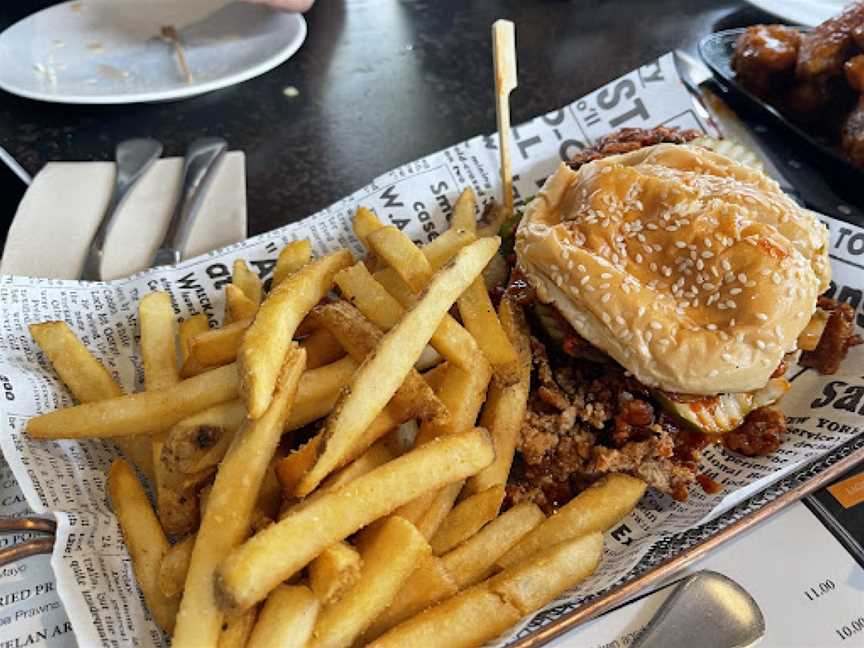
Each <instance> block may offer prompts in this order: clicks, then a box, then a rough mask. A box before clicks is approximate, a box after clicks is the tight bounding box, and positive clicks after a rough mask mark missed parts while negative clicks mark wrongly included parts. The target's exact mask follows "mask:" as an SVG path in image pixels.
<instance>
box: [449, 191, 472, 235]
mask: <svg viewBox="0 0 864 648" xmlns="http://www.w3.org/2000/svg"><path fill="white" fill-rule="evenodd" d="M476 210H477V197H476V196H475V195H474V190H473V189H472V188H471V187H468V188H467V189H463V190H462V193H461V194H459V197H458V198H457V199H456V202H455V203H454V204H453V215H452V216H451V217H450V228H451V229H464V230H466V231H468V232H476V231H477V217H476V216H475V211H476Z"/></svg>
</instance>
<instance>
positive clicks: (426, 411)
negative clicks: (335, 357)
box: [312, 300, 449, 422]
mask: <svg viewBox="0 0 864 648" xmlns="http://www.w3.org/2000/svg"><path fill="white" fill-rule="evenodd" d="M312 313H313V314H314V315H315V317H316V318H317V319H318V321H319V322H320V323H321V324H322V326H323V327H324V328H325V329H327V330H328V331H330V333H331V334H332V335H333V336H334V337H335V338H336V340H337V341H338V343H339V345H340V346H341V347H342V348H344V349H345V350H346V351H347V352H348V353H349V354H350V355H351V357H352V358H354V360H355V362H357V363H358V364H359V363H362V362H363V361H364V360H365V359H366V358H367V357H368V356H369V355H370V354H373V353H376V352H377V348H378V345H379V344H380V342H381V339H382V338H383V337H384V334H383V333H381V330H380V329H379V328H378V327H377V326H375V325H374V324H373V323H372V322H370V321H369V320H367V319H366V318H365V317H363V315H362V314H361V313H360V311H358V310H357V309H356V308H354V307H353V306H351V305H350V304H349V303H348V302H346V301H343V300H340V301H334V302H330V303H329V304H324V305H322V306H316V307H315V309H314V310H313V311H312ZM390 404H391V406H392V407H394V408H396V409H399V410H402V411H404V412H406V414H407V415H408V416H409V417H414V416H416V417H418V418H421V419H425V420H434V421H438V422H445V421H446V419H447V417H448V416H449V412H447V408H446V407H444V404H443V403H442V402H441V401H440V400H438V397H437V396H435V392H433V391H432V388H431V387H429V385H428V384H427V383H426V382H425V381H424V380H423V378H422V377H421V376H420V374H419V373H418V372H417V370H416V369H414V368H412V369H411V370H410V371H409V372H408V375H407V376H406V378H405V381H404V382H403V383H402V385H401V386H400V387H399V389H398V390H397V391H396V393H395V394H394V395H393V398H392V400H391V403H390Z"/></svg>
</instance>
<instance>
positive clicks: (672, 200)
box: [507, 129, 860, 510]
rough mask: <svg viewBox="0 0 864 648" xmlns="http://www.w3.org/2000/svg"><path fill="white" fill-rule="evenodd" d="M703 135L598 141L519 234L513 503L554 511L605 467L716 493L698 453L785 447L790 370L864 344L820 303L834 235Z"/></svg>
mask: <svg viewBox="0 0 864 648" xmlns="http://www.w3.org/2000/svg"><path fill="white" fill-rule="evenodd" d="M692 138H693V135H690V134H687V133H680V132H677V131H670V130H668V129H661V130H660V131H659V133H658V131H656V130H655V131H633V130H632V129H631V130H630V131H626V132H624V133H623V134H619V135H618V136H617V137H613V138H608V139H607V140H604V141H602V142H601V143H600V145H599V146H598V147H595V148H594V149H592V150H589V151H586V152H585V153H584V154H583V156H582V158H581V159H580V160H577V161H574V162H572V163H570V164H562V165H561V166H560V167H559V168H558V169H557V171H556V172H555V173H554V174H553V175H552V176H551V177H550V178H549V179H548V180H547V181H546V183H545V185H544V186H543V188H542V190H541V191H540V192H539V193H538V195H537V196H536V197H535V198H534V199H533V200H532V201H531V202H530V204H529V205H528V206H527V208H526V209H525V211H524V214H523V215H522V217H521V220H520V222H519V224H518V227H517V228H516V229H515V239H514V241H513V251H514V253H515V267H514V270H513V272H512V273H511V282H510V285H509V287H508V289H507V290H508V294H509V296H510V297H511V298H513V299H515V300H518V301H520V302H521V303H523V304H524V305H525V307H526V312H527V314H528V316H529V321H530V322H531V326H532V333H533V338H532V351H533V357H534V374H533V379H532V392H531V397H530V402H529V409H528V413H527V415H526V419H525V422H524V424H523V429H522V434H521V439H520V442H519V447H518V456H517V461H516V464H515V471H514V478H513V479H512V481H511V484H510V485H509V497H510V500H511V501H512V502H516V501H519V500H524V499H530V500H533V501H535V502H537V503H538V504H540V505H541V506H542V507H543V508H545V509H546V510H550V509H554V508H556V507H557V506H560V505H561V504H563V503H564V502H566V501H567V500H568V499H570V498H571V497H572V496H573V495H574V494H575V493H576V492H578V491H579V490H581V489H582V488H584V486H585V485H587V484H588V483H590V482H591V481H592V480H595V479H596V478H598V477H599V476H601V475H603V474H605V473H608V472H625V473H629V474H632V475H634V476H637V477H639V478H641V479H643V480H644V481H645V482H647V483H648V484H649V485H650V486H653V487H654V488H656V489H658V490H659V491H662V492H664V493H668V494H670V495H671V496H673V497H674V498H676V499H678V500H683V499H686V498H687V495H688V490H689V488H690V486H691V485H692V484H693V483H694V482H696V481H699V482H700V483H701V484H702V486H703V488H705V489H706V490H708V491H714V490H717V489H718V486H717V484H716V483H715V482H714V481H713V480H712V479H711V478H710V477H709V476H708V475H706V474H701V472H700V467H699V463H698V462H699V459H700V451H701V450H702V449H703V448H704V447H705V446H707V445H708V444H710V443H715V442H722V443H723V445H724V446H725V447H726V448H727V449H728V450H731V451H734V452H740V453H743V454H746V455H750V456H752V455H758V454H766V453H769V452H772V451H774V450H776V449H777V447H778V446H779V444H780V442H781V440H782V437H783V434H784V432H785V419H784V417H783V415H782V414H781V413H780V411H779V410H778V409H776V408H775V407H773V406H774V405H775V404H776V403H777V401H779V400H780V398H781V397H782V396H783V394H785V393H786V391H787V390H788V389H789V382H788V380H787V379H786V378H785V377H784V375H785V373H786V369H787V367H789V366H790V365H791V364H792V363H794V362H798V361H799V360H801V358H800V356H801V352H802V350H809V351H810V352H811V353H810V359H809V360H808V358H807V357H806V356H805V358H804V360H803V362H805V363H807V362H810V364H811V365H814V364H815V365H816V366H818V365H819V363H820V362H823V361H824V359H825V358H826V357H828V356H832V357H834V358H835V360H836V357H837V356H838V354H839V355H840V356H841V357H842V356H843V355H845V352H846V350H847V349H848V348H849V347H850V346H852V345H853V344H856V343H859V342H860V339H858V338H856V337H855V336H854V335H853V329H852V324H851V309H849V307H848V306H846V307H845V308H844V307H843V306H841V305H838V304H836V303H833V302H830V300H826V299H824V298H820V295H821V294H822V293H823V292H824V291H825V290H826V289H827V288H828V286H829V283H830V278H831V269H830V265H829V260H828V233H827V229H826V227H825V226H824V225H823V224H822V223H820V222H819V220H818V219H817V218H816V217H815V216H814V214H812V213H811V212H809V211H807V210H805V209H802V208H801V207H799V206H798V205H797V204H796V203H795V202H794V201H792V200H791V199H790V198H789V197H787V196H786V195H784V194H783V192H782V191H781V190H780V189H779V188H778V186H777V184H776V183H775V182H774V181H772V180H771V179H769V178H767V177H766V176H765V175H764V174H762V173H761V172H760V171H759V170H757V169H755V168H753V167H750V166H748V165H745V164H740V163H738V162H736V161H734V160H732V159H730V158H728V157H725V156H724V155H721V154H719V153H716V152H714V151H712V150H710V149H709V148H707V147H706V146H702V145H699V144H697V143H692V142H691V143H687V140H691V139H692ZM657 141H660V142H661V143H654V142H657ZM670 141H672V142H675V143H670ZM646 144H648V145H646ZM622 150H623V151H624V152H620V151H622ZM610 151H612V152H613V153H612V154H610ZM841 329H842V331H841V332H840V334H837V331H840V330H841ZM829 330H830V331H834V333H835V334H834V335H827V334H826V331H829ZM823 338H824V339H823ZM820 345H821V347H823V348H820ZM829 346H830V347H831V348H827V347H829ZM835 364H836V363H835ZM834 370H836V366H835V367H834Z"/></svg>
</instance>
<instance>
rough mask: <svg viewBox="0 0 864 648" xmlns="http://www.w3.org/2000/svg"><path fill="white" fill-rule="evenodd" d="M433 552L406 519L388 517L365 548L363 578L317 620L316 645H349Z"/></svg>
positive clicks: (329, 647)
mask: <svg viewBox="0 0 864 648" xmlns="http://www.w3.org/2000/svg"><path fill="white" fill-rule="evenodd" d="M429 553H430V549H429V544H428V543H427V542H426V540H425V538H423V536H422V535H421V534H420V532H418V531H417V529H416V528H414V526H413V525H412V524H411V523H410V522H408V521H407V520H403V519H402V518H399V517H391V518H388V519H387V520H386V521H385V522H383V523H382V524H381V525H380V526H378V527H377V528H376V529H375V530H374V532H373V533H372V536H371V537H370V538H369V541H368V543H367V545H366V546H365V547H364V550H363V571H362V572H361V574H360V579H359V580H358V581H357V583H356V584H355V585H354V586H353V587H352V588H351V589H349V590H348V591H347V592H346V593H345V595H344V596H343V597H342V598H341V599H340V600H339V601H337V602H336V603H334V604H333V605H330V606H325V607H324V609H323V610H322V611H321V614H320V615H319V616H318V621H317V623H316V624H315V632H314V638H313V641H312V644H311V646H312V647H314V648H348V647H350V646H351V645H353V643H354V640H355V639H356V638H357V637H359V636H360V635H361V634H362V633H363V631H364V630H365V629H366V628H368V627H369V625H370V624H371V623H372V621H373V620H374V619H375V617H376V616H378V615H379V614H380V613H381V612H383V611H384V610H385V609H386V608H387V606H388V605H390V603H391V602H392V601H393V599H394V597H395V596H396V594H397V593H398V592H399V590H400V588H401V587H402V584H403V583H404V582H405V581H406V580H407V579H408V577H409V576H410V575H411V573H412V572H413V571H414V570H415V568H416V567H417V564H418V562H419V561H420V560H422V559H423V558H425V557H426V556H428V555H429Z"/></svg>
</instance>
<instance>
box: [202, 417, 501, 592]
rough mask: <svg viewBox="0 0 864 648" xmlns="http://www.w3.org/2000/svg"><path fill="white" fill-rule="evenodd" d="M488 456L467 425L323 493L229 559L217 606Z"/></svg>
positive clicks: (479, 433) (267, 585)
mask: <svg viewBox="0 0 864 648" xmlns="http://www.w3.org/2000/svg"><path fill="white" fill-rule="evenodd" d="M493 458H494V457H493V454H492V444H491V441H490V440H489V436H488V434H487V433H486V431H485V430H482V429H480V428H474V429H471V430H466V431H465V432H462V433H461V434H454V435H451V436H448V437H445V438H441V439H438V440H436V441H434V442H432V443H429V444H427V445H426V446H424V447H422V448H418V449H416V450H412V451H411V452H408V453H406V454H404V455H402V456H401V457H398V458H396V459H394V460H393V461H390V462H388V463H386V464H384V465H382V466H380V467H378V468H376V469H374V470H372V471H371V472H369V473H367V474H365V475H363V476H361V477H358V478H357V479H355V480H353V481H351V482H349V483H348V484H346V485H344V486H342V487H341V488H338V489H336V490H335V491H333V492H331V493H327V494H326V495H323V496H322V497H320V498H318V499H317V500H316V501H315V502H312V503H311V504H309V505H308V506H306V507H304V508H302V509H300V510H299V511H297V512H296V513H293V514H291V515H288V516H287V517H285V518H284V519H282V520H281V521H279V522H277V523H276V524H274V525H272V526H270V527H268V528H267V529H264V530H263V531H261V532H260V533H258V534H257V535H255V536H254V537H252V538H250V539H249V540H248V541H246V543H244V544H243V545H242V546H240V547H238V548H236V549H235V550H233V551H232V552H231V553H230V554H229V555H228V557H227V558H226V559H225V561H224V562H223V563H222V565H221V566H220V568H219V570H218V575H217V581H216V584H217V590H218V591H219V592H220V596H221V600H222V602H223V605H224V606H225V607H226V608H238V609H247V608H249V607H251V606H252V605H254V604H255V603H257V602H258V601H260V600H262V599H264V598H265V597H266V595H267V593H268V592H270V591H271V590H272V589H273V588H274V587H276V585H278V584H279V583H281V582H282V581H284V580H286V579H287V578H290V577H291V576H292V575H294V574H295V573H296V572H297V571H299V570H300V569H302V568H303V567H304V566H305V565H307V564H308V563H309V562H310V561H311V560H312V559H313V558H314V557H315V556H317V555H318V554H319V553H321V552H322V551H323V550H324V549H325V548H327V547H329V546H330V545H332V544H334V543H335V542H339V541H340V540H344V539H345V538H347V537H348V536H349V535H351V534H352V533H354V532H355V531H357V530H358V529H360V528H362V527H364V526H366V525H367V524H369V523H370V522H372V521H374V520H377V519H378V518H380V517H382V516H384V515H387V514H388V513H391V512H392V511H394V510H395V509H396V508H397V507H399V506H400V505H401V504H404V503H405V502H407V501H410V500H412V499H414V498H416V497H418V496H420V495H422V494H423V493H425V492H428V491H430V490H437V489H438V488H441V487H442V486H444V485H446V484H449V483H452V482H454V481H459V480H461V479H464V478H465V477H467V476H469V475H472V474H474V473H476V472H477V471H478V470H481V469H482V468H484V467H486V466H487V465H488V464H490V463H491V462H492V459H493ZM217 479H218V477H217Z"/></svg>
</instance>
